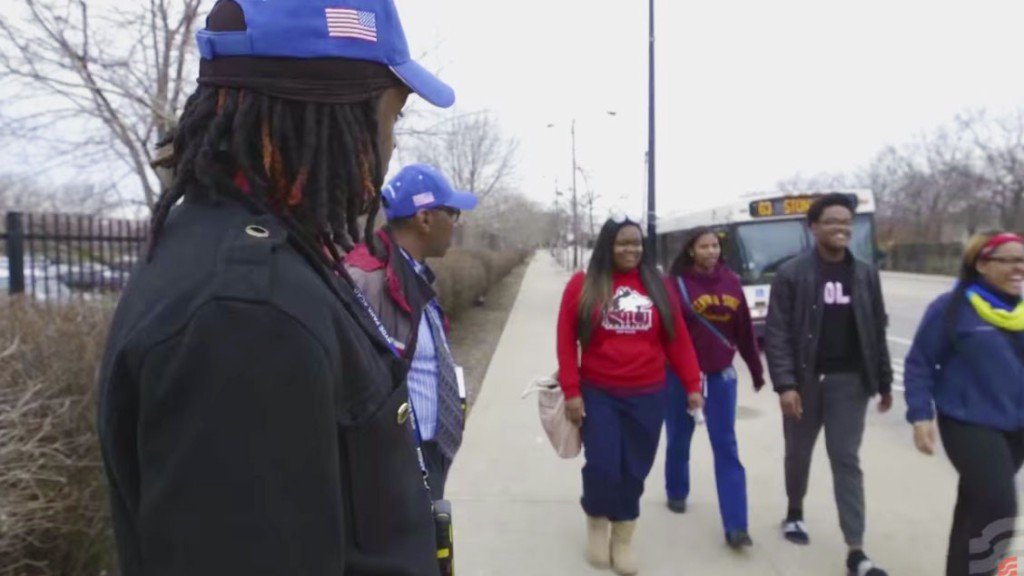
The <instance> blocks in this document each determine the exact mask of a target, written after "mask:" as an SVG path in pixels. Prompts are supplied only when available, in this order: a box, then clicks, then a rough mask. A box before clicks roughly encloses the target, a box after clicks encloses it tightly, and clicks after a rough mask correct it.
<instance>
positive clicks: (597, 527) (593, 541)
mask: <svg viewBox="0 0 1024 576" xmlns="http://www.w3.org/2000/svg"><path fill="white" fill-rule="evenodd" d="M608 525H609V522H608V519H607V518H594V517H592V516H587V562H589V563H590V565H591V566H593V567H595V568H608V567H609V566H611V559H610V548H609V543H608Z"/></svg>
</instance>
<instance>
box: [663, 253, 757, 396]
mask: <svg viewBox="0 0 1024 576" xmlns="http://www.w3.org/2000/svg"><path fill="white" fill-rule="evenodd" d="M683 281H684V282H685V283H686V290H687V291H688V292H689V295H690V307H687V304H686V302H685V300H683V296H682V294H681V293H679V285H678V277H673V278H672V283H673V286H674V287H675V289H676V291H677V293H679V298H680V301H681V302H682V303H683V308H684V313H683V317H684V318H685V319H686V327H687V329H688V330H689V332H690V336H691V338H692V340H693V347H694V349H695V350H696V352H697V358H698V359H699V361H700V369H701V371H702V372H704V373H705V374H711V373H715V372H721V371H722V370H725V369H726V368H728V367H730V366H732V363H733V359H734V358H735V356H736V351H737V350H738V351H739V353H740V356H742V357H743V360H744V361H745V362H746V363H747V367H749V368H750V373H751V375H752V376H753V378H754V386H755V387H757V388H760V387H761V386H763V385H764V367H763V366H762V365H761V352H760V350H758V347H757V337H756V336H755V335H754V326H753V323H752V322H751V319H750V308H749V307H748V306H747V299H746V297H745V296H744V295H743V285H742V284H741V283H740V279H739V277H738V276H736V274H735V273H733V271H732V270H730V269H729V268H728V267H727V266H725V265H724V264H719V265H718V266H716V267H715V269H714V270H713V271H712V272H710V273H709V272H703V271H700V270H698V269H696V268H689V269H687V270H686V271H685V272H684V273H683ZM695 314H700V315H701V316H703V317H704V319H705V320H707V321H709V322H710V323H711V324H712V325H713V326H714V327H715V328H716V329H718V332H719V333H720V334H721V335H722V336H724V337H725V338H726V339H727V340H728V341H729V344H726V343H725V342H723V341H722V339H721V338H719V337H718V336H717V335H715V334H714V333H713V332H712V331H711V330H710V329H709V328H708V327H707V326H706V325H705V324H704V322H701V321H700V320H699V319H698V318H697V316H696V315H695Z"/></svg>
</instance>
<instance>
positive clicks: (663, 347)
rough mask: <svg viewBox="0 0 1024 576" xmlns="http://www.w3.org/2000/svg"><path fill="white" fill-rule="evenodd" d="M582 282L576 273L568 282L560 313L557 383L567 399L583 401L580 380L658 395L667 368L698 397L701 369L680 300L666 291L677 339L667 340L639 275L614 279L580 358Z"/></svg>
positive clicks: (621, 389)
mask: <svg viewBox="0 0 1024 576" xmlns="http://www.w3.org/2000/svg"><path fill="white" fill-rule="evenodd" d="M583 278H584V274H583V272H578V273H576V275H575V276H573V277H572V279H571V280H569V284H568V285H567V286H566V287H565V293H564V294H563V295H562V308H561V310H560V311H559V313H558V379H559V381H560V382H561V384H562V392H563V393H564V394H565V397H566V398H567V399H570V398H575V397H577V396H579V395H580V381H581V380H582V381H584V382H587V383H588V384H594V385H596V386H601V387H602V388H606V389H610V390H618V391H621V392H624V393H626V394H628V393H630V392H639V391H643V390H645V389H656V388H657V386H659V385H661V384H662V383H664V382H665V370H666V362H667V363H668V364H669V365H671V366H672V368H673V370H674V371H675V372H676V373H677V374H679V375H680V378H681V379H682V381H683V387H684V388H686V390H687V392H689V393H694V392H700V367H699V365H698V363H697V355H696V353H694V350H693V344H692V343H691V342H690V334H689V332H687V330H686V324H685V323H684V322H683V317H682V312H681V309H680V305H679V300H678V296H677V295H676V293H675V291H674V290H667V292H668V295H669V302H670V305H671V308H672V310H673V313H672V318H671V322H673V323H674V324H675V333H676V337H675V339H674V340H669V337H668V334H667V333H666V332H665V330H663V328H662V321H663V319H662V318H661V317H660V314H658V309H657V307H656V306H654V303H653V302H651V299H650V298H648V297H647V290H646V289H644V285H643V282H641V280H640V272H639V270H634V271H633V272H630V273H627V274H616V275H615V277H614V280H613V288H612V294H613V297H612V303H611V305H610V306H609V310H608V312H607V313H606V314H605V315H604V317H603V318H600V322H598V323H596V324H595V326H594V329H593V332H592V335H591V337H590V341H589V342H588V343H587V346H586V348H584V349H583V353H582V358H580V357H579V355H578V352H577V350H578V346H577V343H578V341H579V337H578V330H577V323H578V319H579V299H580V292H581V290H582V289H583ZM595 319H596V311H595Z"/></svg>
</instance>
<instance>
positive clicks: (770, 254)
mask: <svg viewBox="0 0 1024 576" xmlns="http://www.w3.org/2000/svg"><path fill="white" fill-rule="evenodd" d="M853 222H854V223H853V238H851V239H850V250H851V251H852V252H853V253H854V255H855V256H857V257H858V258H861V259H863V260H866V261H868V262H874V260H875V258H874V256H875V253H874V242H873V238H874V230H873V225H872V218H871V215H870V214H858V215H857V216H855V217H854V220H853ZM732 240H733V242H734V247H735V252H734V253H733V255H732V256H733V257H734V258H735V259H737V261H736V262H733V263H731V264H732V267H733V269H734V270H736V272H737V273H739V275H740V277H741V278H742V280H743V283H744V284H768V283H770V282H771V280H772V277H773V276H774V275H775V270H776V269H777V268H778V267H779V266H780V265H781V264H782V263H783V262H785V261H786V260H789V259H790V258H791V257H793V256H795V255H797V254H799V253H801V252H803V251H805V250H810V249H811V247H812V246H814V237H813V236H812V235H811V230H810V228H808V227H807V221H806V220H803V219H799V220H796V219H794V220H776V221H773V222H751V223H744V224H739V225H736V226H735V228H734V230H733V238H732Z"/></svg>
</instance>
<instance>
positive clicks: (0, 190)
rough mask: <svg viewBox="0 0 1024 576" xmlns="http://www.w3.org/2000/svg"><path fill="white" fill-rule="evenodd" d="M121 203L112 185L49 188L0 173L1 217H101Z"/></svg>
mask: <svg viewBox="0 0 1024 576" xmlns="http://www.w3.org/2000/svg"><path fill="white" fill-rule="evenodd" d="M123 204H124V202H123V200H122V199H121V197H120V196H119V195H118V193H117V190H116V188H115V187H113V186H97V185H95V184H88V183H84V184H83V183H78V184H62V185H48V184H46V183H44V182H43V181H41V180H39V179H36V178H29V177H19V176H14V175H11V174H0V214H2V213H4V212H9V211H17V212H36V213H52V212H60V213H73V214H81V215H85V216H102V215H106V214H109V213H110V212H111V211H112V210H114V209H116V208H118V207H120V206H123Z"/></svg>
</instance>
